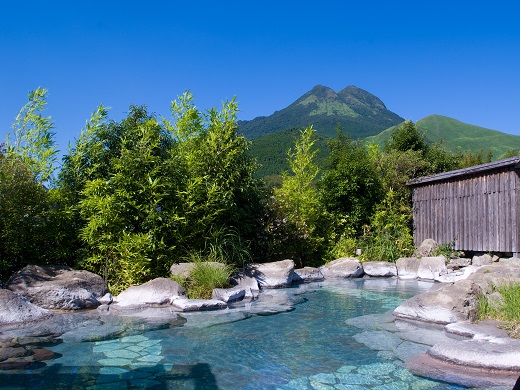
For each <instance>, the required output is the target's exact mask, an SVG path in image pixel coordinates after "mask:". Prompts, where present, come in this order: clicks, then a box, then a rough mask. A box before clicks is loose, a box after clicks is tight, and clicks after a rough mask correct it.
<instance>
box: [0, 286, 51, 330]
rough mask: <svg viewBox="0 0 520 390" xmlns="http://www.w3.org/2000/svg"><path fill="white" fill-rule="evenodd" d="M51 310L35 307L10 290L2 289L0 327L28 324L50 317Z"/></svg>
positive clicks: (0, 290) (0, 296)
mask: <svg viewBox="0 0 520 390" xmlns="http://www.w3.org/2000/svg"><path fill="white" fill-rule="evenodd" d="M51 315H52V312H51V311H50V310H46V309H42V308H41V307H38V306H36V305H33V304H32V303H31V302H29V300H27V299H26V298H24V297H22V296H21V295H19V294H16V293H14V292H12V291H11V290H8V289H0V325H7V324H17V323H27V322H31V321H36V320H40V319H44V318H47V317H50V316H51Z"/></svg>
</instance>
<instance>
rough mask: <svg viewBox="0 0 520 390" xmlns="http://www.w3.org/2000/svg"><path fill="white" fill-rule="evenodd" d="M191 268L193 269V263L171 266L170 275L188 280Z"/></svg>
mask: <svg viewBox="0 0 520 390" xmlns="http://www.w3.org/2000/svg"><path fill="white" fill-rule="evenodd" d="M193 268H195V264H194V263H179V264H173V265H172V266H171V267H170V273H171V274H172V276H175V277H178V278H180V279H188V278H189V277H190V274H191V271H192V270H193Z"/></svg>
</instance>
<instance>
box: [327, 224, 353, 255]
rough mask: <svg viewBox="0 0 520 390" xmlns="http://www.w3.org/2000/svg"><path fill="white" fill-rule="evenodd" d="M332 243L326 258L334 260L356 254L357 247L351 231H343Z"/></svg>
mask: <svg viewBox="0 0 520 390" xmlns="http://www.w3.org/2000/svg"><path fill="white" fill-rule="evenodd" d="M333 242H334V244H333V246H332V248H331V250H330V253H329V254H328V256H327V257H328V259H330V260H334V259H339V258H341V257H352V256H355V255H356V249H357V248H358V243H357V240H356V239H355V238H354V236H353V234H352V232H348V231H346V232H344V233H343V234H342V235H341V236H340V237H339V239H338V240H333Z"/></svg>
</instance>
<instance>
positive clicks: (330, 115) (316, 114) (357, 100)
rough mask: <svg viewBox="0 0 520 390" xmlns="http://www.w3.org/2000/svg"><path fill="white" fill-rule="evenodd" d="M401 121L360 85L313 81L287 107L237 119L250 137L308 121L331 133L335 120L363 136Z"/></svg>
mask: <svg viewBox="0 0 520 390" xmlns="http://www.w3.org/2000/svg"><path fill="white" fill-rule="evenodd" d="M403 121H404V119H403V118H401V117H400V116H399V115H397V114H395V113H393V112H392V111H389V110H388V109H387V108H386V106H385V105H384V103H383V102H382V101H381V100H380V99H379V98H378V97H376V96H374V95H372V94H371V93H369V92H367V91H365V90H363V89H361V88H357V87H355V86H352V85H351V86H348V87H346V88H344V89H342V90H341V91H339V92H335V91H334V90H332V89H331V88H329V87H326V86H323V85H316V86H315V87H314V88H312V89H311V90H310V91H309V92H307V93H305V94H304V95H303V96H301V97H300V98H299V99H297V100H296V101H295V102H294V103H292V104H290V105H289V106H288V107H286V108H284V109H282V110H280V111H276V112H275V113H274V114H272V115H270V116H267V117H258V118H255V119H253V120H250V121H239V123H238V126H239V129H240V131H241V132H242V133H243V134H244V135H245V136H246V137H247V138H249V139H254V138H258V137H261V136H264V135H267V134H271V133H275V132H278V131H280V130H284V129H287V128H289V127H294V128H300V127H306V126H309V125H313V126H314V128H315V129H316V130H317V131H318V132H319V133H320V134H322V135H325V136H332V137H333V136H335V134H336V130H335V129H336V127H337V126H338V124H339V125H341V127H342V128H343V129H344V130H345V131H346V132H347V133H349V134H350V135H351V136H352V137H353V138H366V137H368V136H372V135H376V134H379V133H380V132H381V131H383V130H385V129H387V128H389V127H391V126H395V125H397V124H399V123H401V122H403Z"/></svg>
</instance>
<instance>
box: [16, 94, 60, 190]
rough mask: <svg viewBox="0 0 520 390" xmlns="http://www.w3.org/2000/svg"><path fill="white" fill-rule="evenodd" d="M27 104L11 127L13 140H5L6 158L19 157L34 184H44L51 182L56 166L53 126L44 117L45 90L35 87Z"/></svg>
mask: <svg viewBox="0 0 520 390" xmlns="http://www.w3.org/2000/svg"><path fill="white" fill-rule="evenodd" d="M28 99H29V102H28V103H27V104H26V105H24V106H23V107H22V109H21V110H20V112H19V113H18V115H17V116H16V119H15V122H14V124H13V126H12V129H13V131H14V139H13V140H11V137H10V135H8V137H7V141H6V147H7V153H8V154H16V155H18V156H20V158H21V159H22V161H23V162H24V163H25V164H26V165H27V166H28V167H29V168H30V170H31V172H32V173H33V175H34V177H35V178H36V180H37V181H38V182H40V183H45V182H48V181H50V180H52V178H53V173H54V163H55V162H56V154H57V153H58V151H57V150H56V145H55V142H54V139H53V137H54V134H55V133H54V132H53V131H52V129H53V127H54V124H53V122H52V118H51V117H50V116H48V117H44V116H43V111H44V110H45V106H46V105H47V90H46V89H44V88H40V87H38V88H37V89H36V90H34V91H31V92H29V95H28Z"/></svg>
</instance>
